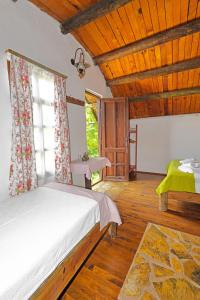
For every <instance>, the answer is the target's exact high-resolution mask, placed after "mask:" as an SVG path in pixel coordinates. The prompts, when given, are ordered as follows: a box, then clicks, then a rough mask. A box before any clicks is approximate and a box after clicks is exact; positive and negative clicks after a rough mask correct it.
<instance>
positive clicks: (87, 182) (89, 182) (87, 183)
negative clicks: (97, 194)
mask: <svg viewBox="0 0 200 300" xmlns="http://www.w3.org/2000/svg"><path fill="white" fill-rule="evenodd" d="M85 188H86V189H88V190H91V189H92V180H91V179H87V177H86V175H85Z"/></svg>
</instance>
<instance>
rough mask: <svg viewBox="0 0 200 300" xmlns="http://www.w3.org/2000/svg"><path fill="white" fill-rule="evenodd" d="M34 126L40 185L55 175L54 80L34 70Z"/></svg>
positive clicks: (47, 74) (44, 73)
mask: <svg viewBox="0 0 200 300" xmlns="http://www.w3.org/2000/svg"><path fill="white" fill-rule="evenodd" d="M32 88H33V125H34V143H35V151H36V169H37V175H38V182H39V184H44V183H46V182H49V181H51V180H52V179H53V178H54V174H55V154H54V153H55V140H54V130H55V114H54V79H53V76H52V75H51V74H49V73H48V72H46V71H43V70H38V69H37V68H36V69H35V70H33V74H32Z"/></svg>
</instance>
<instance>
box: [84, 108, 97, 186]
mask: <svg viewBox="0 0 200 300" xmlns="http://www.w3.org/2000/svg"><path fill="white" fill-rule="evenodd" d="M85 110H86V139H87V149H88V154H89V156H90V157H95V156H98V155H99V142H98V121H97V120H96V117H95V115H94V112H93V110H92V107H91V104H88V103H86V106H85ZM99 180H100V174H99V172H95V173H93V175H92V184H94V183H95V182H97V181H99Z"/></svg>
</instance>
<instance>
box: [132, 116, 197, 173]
mask: <svg viewBox="0 0 200 300" xmlns="http://www.w3.org/2000/svg"><path fill="white" fill-rule="evenodd" d="M136 124H138V170H139V171H146V172H155V173H164V172H165V165H166V164H167V163H168V162H169V160H171V159H178V158H187V157H194V158H197V159H198V160H200V114H192V115H180V116H167V117H156V118H145V119H138V120H131V121H130V126H131V127H134V126H135V125H136ZM132 152H133V149H132Z"/></svg>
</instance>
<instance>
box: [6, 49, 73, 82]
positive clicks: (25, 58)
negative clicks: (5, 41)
mask: <svg viewBox="0 0 200 300" xmlns="http://www.w3.org/2000/svg"><path fill="white" fill-rule="evenodd" d="M5 52H6V53H10V54H13V55H15V56H17V57H20V58H23V59H24V60H26V61H28V62H29V63H31V64H33V65H36V66H38V67H39V68H42V69H44V70H46V71H48V72H50V73H53V74H55V75H58V76H61V77H63V78H65V79H66V78H67V76H66V75H64V74H62V73H59V72H57V71H55V70H53V69H51V68H49V67H46V66H44V65H42V64H40V63H39V62H37V61H35V60H33V59H31V58H29V57H26V56H24V55H22V54H20V53H18V52H16V51H13V50H11V49H7V50H6V51H5Z"/></svg>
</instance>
